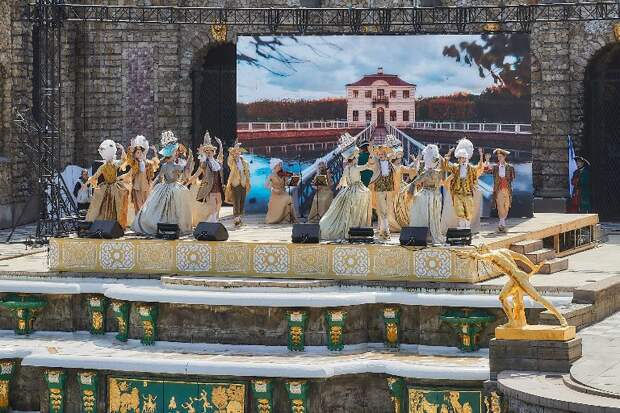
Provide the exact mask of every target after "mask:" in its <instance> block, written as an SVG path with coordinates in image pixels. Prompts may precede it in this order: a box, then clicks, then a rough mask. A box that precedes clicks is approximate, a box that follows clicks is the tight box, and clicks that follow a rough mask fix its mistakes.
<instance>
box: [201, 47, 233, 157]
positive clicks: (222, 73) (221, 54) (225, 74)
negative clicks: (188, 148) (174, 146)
mask: <svg viewBox="0 0 620 413" xmlns="http://www.w3.org/2000/svg"><path fill="white" fill-rule="evenodd" d="M192 88H193V91H192V98H193V100H192V146H193V147H194V149H195V148H197V147H198V145H200V144H201V143H202V137H203V135H204V133H205V131H206V130H208V131H209V133H210V134H211V136H217V137H218V138H220V139H222V141H223V142H224V146H231V145H232V143H233V142H234V140H235V137H236V135H237V60H236V46H235V44H234V43H223V44H221V45H217V46H215V47H212V48H211V49H209V51H208V52H207V54H206V56H205V57H204V60H203V61H202V62H201V64H199V65H196V66H195V68H194V70H193V71H192Z"/></svg>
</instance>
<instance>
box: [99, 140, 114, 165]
mask: <svg viewBox="0 0 620 413" xmlns="http://www.w3.org/2000/svg"><path fill="white" fill-rule="evenodd" d="M98 151H99V155H101V158H102V159H103V160H104V161H113V160H114V159H116V142H114V141H113V140H112V139H106V140H104V141H103V142H101V144H99V149H98Z"/></svg>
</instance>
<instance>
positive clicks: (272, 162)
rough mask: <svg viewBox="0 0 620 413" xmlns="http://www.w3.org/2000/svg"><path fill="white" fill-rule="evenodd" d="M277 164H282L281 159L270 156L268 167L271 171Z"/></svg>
mask: <svg viewBox="0 0 620 413" xmlns="http://www.w3.org/2000/svg"><path fill="white" fill-rule="evenodd" d="M278 165H282V159H279V158H271V159H270V160H269V169H271V170H272V171H273V170H274V169H276V166H278Z"/></svg>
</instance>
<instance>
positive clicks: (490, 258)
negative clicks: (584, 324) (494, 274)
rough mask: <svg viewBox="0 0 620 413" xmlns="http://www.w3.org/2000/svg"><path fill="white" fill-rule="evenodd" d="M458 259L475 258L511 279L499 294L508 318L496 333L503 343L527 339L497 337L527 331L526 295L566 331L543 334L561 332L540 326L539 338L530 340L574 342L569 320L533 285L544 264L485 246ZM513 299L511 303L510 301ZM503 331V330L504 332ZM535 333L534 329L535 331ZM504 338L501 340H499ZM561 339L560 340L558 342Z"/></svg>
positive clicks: (461, 253) (521, 337) (551, 327)
mask: <svg viewBox="0 0 620 413" xmlns="http://www.w3.org/2000/svg"><path fill="white" fill-rule="evenodd" d="M458 255H460V256H463V257H472V258H476V259H478V260H480V261H485V262H487V263H488V264H490V265H492V266H493V267H495V268H496V269H497V270H499V271H500V272H501V273H502V274H505V275H506V276H508V278H509V279H508V281H507V282H506V284H505V285H504V288H503V289H502V291H501V292H500V294H499V301H500V302H501V305H502V309H503V310H504V313H506V317H508V322H507V323H506V324H504V325H503V326H500V327H498V329H497V330H496V331H495V336H496V338H504V339H524V338H526V337H524V336H523V335H519V334H517V335H510V336H506V335H501V334H498V331H500V330H501V331H506V330H521V331H524V330H526V329H527V327H528V324H527V319H526V317H525V304H524V302H523V296H524V294H527V295H528V296H529V297H530V298H531V299H532V300H534V301H535V302H537V303H538V304H540V305H542V306H543V307H545V308H546V309H547V310H548V311H549V312H550V313H551V314H553V315H554V316H555V317H556V318H557V319H558V321H559V322H560V326H561V327H563V329H561V330H562V331H563V332H564V333H563V334H562V335H557V334H551V335H549V334H548V333H547V334H545V333H542V331H540V330H543V329H545V330H553V329H555V330H556V331H557V330H558V328H557V327H554V326H537V327H538V328H537V330H539V331H540V333H541V334H539V336H538V337H534V336H532V335H530V336H528V337H527V338H529V339H546V340H558V339H561V340H567V339H570V338H574V336H575V328H574V327H569V326H568V322H567V321H566V318H564V316H563V315H562V314H561V313H560V311H559V310H558V309H557V308H556V307H555V306H554V305H553V304H552V303H551V302H550V301H549V300H547V299H546V298H545V297H543V296H542V294H540V293H539V292H538V291H536V288H534V286H533V285H532V283H530V280H529V278H530V276H532V275H533V274H535V273H537V272H538V270H540V268H541V267H542V266H543V265H544V263H540V264H534V263H533V262H532V261H531V260H530V259H529V258H527V257H526V256H525V255H523V254H519V253H518V252H515V251H512V250H509V249H507V248H499V249H496V250H490V249H489V248H488V247H486V246H485V245H482V246H480V247H479V248H478V250H477V251H467V252H465V251H463V252H459V253H458ZM517 262H521V263H522V264H524V265H525V266H526V267H528V268H529V269H530V270H529V272H525V271H523V270H521V269H520V268H519V267H518V265H517ZM509 298H512V302H511V301H510V300H509ZM502 329H503V330H502ZM533 330H534V329H533ZM500 335H501V337H500ZM558 337H559V338H558Z"/></svg>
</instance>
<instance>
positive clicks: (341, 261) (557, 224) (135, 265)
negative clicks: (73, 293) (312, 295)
mask: <svg viewBox="0 0 620 413" xmlns="http://www.w3.org/2000/svg"><path fill="white" fill-rule="evenodd" d="M259 219H262V217H260V218H259V217H248V219H247V223H246V224H245V225H244V226H243V227H242V228H240V229H236V230H230V232H229V234H230V238H229V240H228V241H225V242H205V241H196V240H194V239H192V238H191V237H187V238H186V239H180V240H177V241H164V240H158V239H145V238H141V237H135V236H131V235H128V236H126V237H124V238H121V239H116V240H102V239H85V238H73V237H70V238H54V239H51V240H50V253H49V265H50V270H52V271H61V272H81V273H90V272H107V273H123V274H184V275H187V274H191V275H204V276H216V275H217V276H237V277H238V276H249V277H262V278H303V279H336V280H338V279H343V280H344V279H349V280H351V279H353V280H391V281H437V282H446V281H447V282H463V283H476V282H479V281H483V280H486V279H489V278H493V277H496V276H498V275H499V274H497V273H494V272H492V271H490V269H489V268H488V267H487V265H486V264H483V263H481V262H477V260H474V259H471V258H463V257H459V256H458V254H457V252H458V251H463V250H464V249H468V248H473V247H428V248H424V247H401V246H400V245H398V234H393V237H392V241H391V242H388V243H375V244H349V243H326V242H323V243H320V244H293V243H292V242H291V241H290V237H291V225H266V224H262V223H259ZM224 223H225V225H226V226H227V227H232V225H231V223H230V222H229V220H228V219H224ZM597 223H598V216H597V215H596V214H587V215H584V214H581V215H570V214H537V215H536V216H535V217H533V218H530V219H511V220H509V221H508V233H506V234H498V233H495V232H494V231H493V230H494V229H495V224H496V222H495V220H491V221H489V222H483V224H482V229H481V232H480V233H479V234H478V235H476V236H475V238H474V241H473V244H474V245H480V244H486V245H488V246H490V247H491V248H500V247H510V246H511V245H512V244H514V243H515V242H519V241H525V240H542V239H544V238H548V237H555V236H559V235H560V234H563V233H568V232H570V231H573V230H578V229H580V228H586V227H592V226H594V225H596V224H597Z"/></svg>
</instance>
